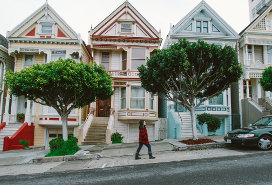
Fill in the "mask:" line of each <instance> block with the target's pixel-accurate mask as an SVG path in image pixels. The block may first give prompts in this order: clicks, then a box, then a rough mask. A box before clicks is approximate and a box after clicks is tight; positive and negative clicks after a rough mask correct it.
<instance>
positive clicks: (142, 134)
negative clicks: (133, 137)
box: [135, 120, 155, 160]
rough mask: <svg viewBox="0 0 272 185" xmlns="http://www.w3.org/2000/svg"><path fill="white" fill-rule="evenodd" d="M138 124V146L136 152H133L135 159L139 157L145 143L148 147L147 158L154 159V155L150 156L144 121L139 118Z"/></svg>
mask: <svg viewBox="0 0 272 185" xmlns="http://www.w3.org/2000/svg"><path fill="white" fill-rule="evenodd" d="M139 124H140V126H139V147H138V149H137V151H136V154H135V160H137V159H141V158H140V157H139V153H140V151H141V149H142V147H143V145H145V146H146V147H147V148H148V155H149V159H155V157H154V156H152V151H151V145H150V144H149V141H148V134H147V130H146V122H145V121H144V120H140V121H139Z"/></svg>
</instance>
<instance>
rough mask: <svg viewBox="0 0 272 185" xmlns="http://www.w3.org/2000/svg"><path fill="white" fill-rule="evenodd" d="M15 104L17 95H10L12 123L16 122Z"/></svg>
mask: <svg viewBox="0 0 272 185" xmlns="http://www.w3.org/2000/svg"><path fill="white" fill-rule="evenodd" d="M17 104H18V97H17V96H14V95H12V103H11V116H10V122H14V123H15V122H17Z"/></svg>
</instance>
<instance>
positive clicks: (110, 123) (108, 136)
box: [106, 109, 114, 144]
mask: <svg viewBox="0 0 272 185" xmlns="http://www.w3.org/2000/svg"><path fill="white" fill-rule="evenodd" d="M113 126H114V109H111V113H110V118H109V121H108V126H107V130H106V143H107V144H110V143H111V133H112V130H113Z"/></svg>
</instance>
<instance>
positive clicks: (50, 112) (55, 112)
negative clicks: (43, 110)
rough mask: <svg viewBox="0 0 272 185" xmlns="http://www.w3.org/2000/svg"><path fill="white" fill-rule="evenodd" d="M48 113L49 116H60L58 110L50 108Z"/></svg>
mask: <svg viewBox="0 0 272 185" xmlns="http://www.w3.org/2000/svg"><path fill="white" fill-rule="evenodd" d="M48 113H49V114H58V112H57V111H56V109H54V108H53V107H48Z"/></svg>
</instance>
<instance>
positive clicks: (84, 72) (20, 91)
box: [6, 58, 113, 115]
mask: <svg viewBox="0 0 272 185" xmlns="http://www.w3.org/2000/svg"><path fill="white" fill-rule="evenodd" d="M6 82H7V84H8V87H9V89H10V91H11V94H13V95H16V96H25V97H26V98H27V99H29V100H33V101H35V102H38V103H41V104H43V105H47V106H52V107H54V108H55V109H56V111H57V112H58V113H59V115H64V114H65V115H68V114H69V113H70V112H71V110H72V109H74V108H80V107H83V106H85V105H88V104H90V103H91V102H93V101H95V98H96V97H98V98H100V99H105V98H107V97H108V96H110V95H112V94H113V91H112V86H111V77H110V75H109V74H108V73H107V72H106V71H105V70H104V69H103V68H102V67H101V66H97V65H94V66H90V65H89V64H84V63H76V62H75V61H73V60H71V59H66V60H63V59H61V58H60V59H59V60H58V61H56V62H50V63H47V64H41V65H40V64H36V65H33V66H32V67H28V68H24V69H23V70H21V71H20V72H15V73H14V72H7V74H6Z"/></svg>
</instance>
